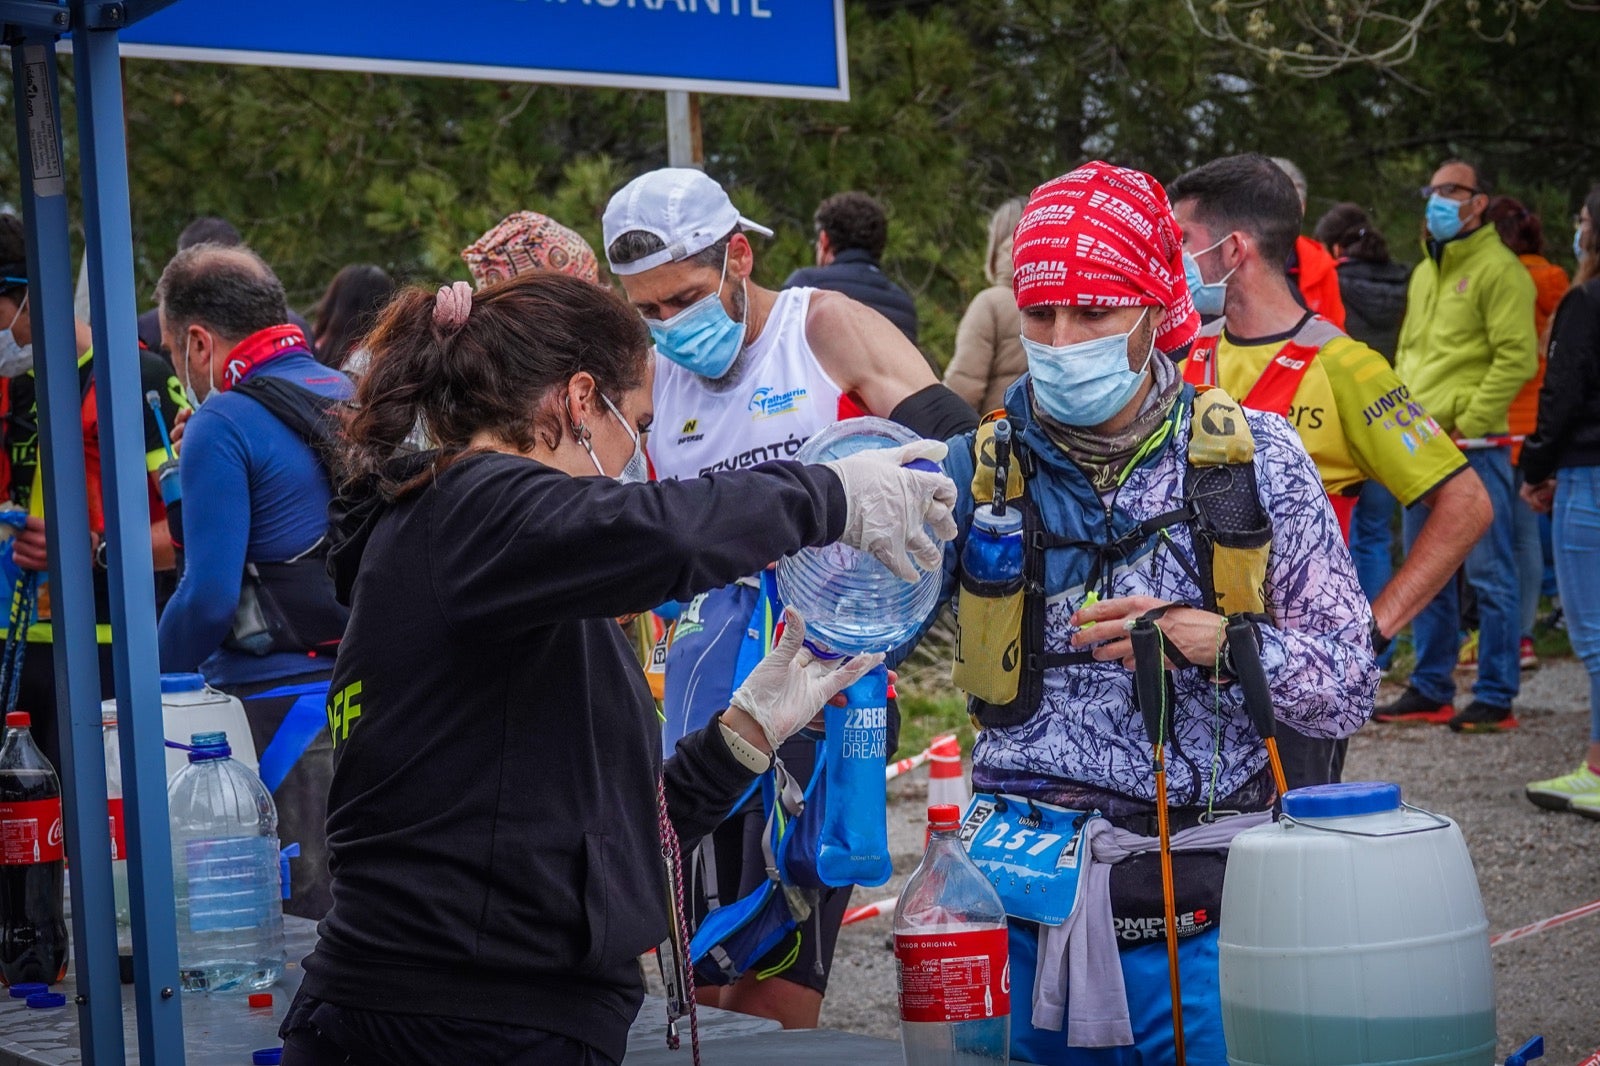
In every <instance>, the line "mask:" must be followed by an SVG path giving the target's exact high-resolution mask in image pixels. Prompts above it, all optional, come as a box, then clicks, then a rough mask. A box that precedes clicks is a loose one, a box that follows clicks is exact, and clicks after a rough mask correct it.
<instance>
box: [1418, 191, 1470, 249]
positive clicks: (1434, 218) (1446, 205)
mask: <svg viewBox="0 0 1600 1066" xmlns="http://www.w3.org/2000/svg"><path fill="white" fill-rule="evenodd" d="M1461 203H1462V202H1461V201H1460V200H1448V199H1446V198H1445V197H1443V196H1440V195H1439V194H1438V193H1430V194H1429V195H1428V207H1427V223H1428V236H1430V237H1432V238H1433V239H1434V240H1436V241H1448V240H1449V239H1450V238H1452V237H1454V236H1456V234H1458V233H1460V232H1461Z"/></svg>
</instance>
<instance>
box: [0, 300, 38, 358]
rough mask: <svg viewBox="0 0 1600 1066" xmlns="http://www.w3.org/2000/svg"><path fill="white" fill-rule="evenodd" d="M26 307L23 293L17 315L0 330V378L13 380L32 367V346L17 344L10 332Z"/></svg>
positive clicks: (26, 303) (26, 301)
mask: <svg viewBox="0 0 1600 1066" xmlns="http://www.w3.org/2000/svg"><path fill="white" fill-rule="evenodd" d="M5 280H6V281H15V280H17V279H15V278H6V279H5ZM24 280H26V279H24ZM27 306H28V294H27V293H23V294H22V302H21V303H19V304H18V305H17V313H16V314H14V315H12V316H11V324H10V325H8V326H6V328H5V329H0V378H14V377H17V376H18V375H19V374H26V373H27V372H28V371H29V370H30V369H32V367H33V345H32V344H18V343H17V338H16V335H15V334H14V333H12V332H11V330H12V327H13V326H15V325H16V324H17V319H19V318H21V317H22V309H23V308H24V307H27Z"/></svg>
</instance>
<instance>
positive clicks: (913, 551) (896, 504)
mask: <svg viewBox="0 0 1600 1066" xmlns="http://www.w3.org/2000/svg"><path fill="white" fill-rule="evenodd" d="M948 451H949V449H947V448H946V447H945V446H944V443H943V442H942V441H936V440H919V441H913V442H912V443H910V444H903V445H901V446H900V447H898V448H875V449H873V450H871V451H864V452H857V453H856V454H854V455H847V456H845V457H844V458H843V459H835V460H833V461H832V462H828V463H824V464H823V465H824V466H826V467H829V468H830V469H831V470H833V472H834V473H836V474H838V475H839V480H840V481H842V482H844V494H845V498H846V499H847V500H848V501H849V510H848V512H847V513H846V515H845V523H844V534H843V535H842V536H841V537H840V538H839V542H840V543H841V544H848V545H849V546H850V547H852V548H859V549H861V550H862V551H864V552H867V553H868V554H870V555H871V556H872V557H873V558H874V559H877V560H878V561H879V562H881V563H882V564H883V565H884V566H887V567H888V568H889V569H890V570H891V571H893V573H894V574H895V576H896V577H899V578H900V579H901V580H903V581H916V580H917V572H916V570H915V569H914V568H913V567H912V566H911V562H910V561H908V560H907V559H906V555H907V554H908V553H909V554H910V556H911V559H913V560H915V561H916V563H917V565H918V566H921V567H922V569H924V570H938V569H939V566H940V564H941V563H942V562H943V559H944V549H942V548H940V547H939V545H938V544H937V543H935V542H934V541H933V540H932V539H930V538H929V536H928V534H927V532H926V531H925V530H924V529H923V528H922V527H923V526H924V525H929V526H932V527H933V531H934V534H935V535H936V536H938V538H939V539H940V540H954V539H955V536H956V520H955V515H954V513H953V510H954V508H955V505H956V484H955V482H953V481H951V480H950V479H949V478H948V477H946V476H945V475H944V474H931V473H929V472H927V471H925V470H908V469H906V465H905V464H907V463H909V462H911V461H912V460H913V459H930V460H932V461H933V462H935V463H937V462H938V461H939V460H941V459H943V458H944V457H945V455H946V453H947V452H948Z"/></svg>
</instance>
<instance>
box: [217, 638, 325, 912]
mask: <svg viewBox="0 0 1600 1066" xmlns="http://www.w3.org/2000/svg"><path fill="white" fill-rule="evenodd" d="M332 676H333V667H332V666H331V665H330V666H327V667H325V668H322V669H318V670H315V671H312V672H309V673H305V674H299V675H296V676H295V677H284V678H278V679H276V680H273V681H257V682H253V683H251V684H246V685H229V686H226V687H223V691H224V692H226V693H228V695H230V696H234V697H236V698H237V699H238V700H239V702H240V703H242V704H244V714H245V717H246V718H247V719H248V720H249V722H250V738H251V739H252V740H253V741H254V742H255V746H256V755H257V757H258V758H259V759H260V760H261V772H262V778H263V779H264V780H265V781H266V783H267V785H268V786H269V787H270V788H271V789H272V800H273V802H274V803H275V804H277V807H278V843H279V845H280V846H283V847H288V846H289V845H290V844H298V845H300V855H299V857H298V858H292V859H290V860H289V887H290V894H289V898H288V899H286V900H284V901H283V911H284V913H285V914H293V915H297V916H298V917H301V918H310V919H311V920H312V921H321V920H322V918H323V916H324V915H326V914H327V913H328V908H330V907H332V906H333V894H332V880H333V879H332V876H331V875H330V874H329V873H328V788H329V786H330V785H331V784H332V783H333V740H332V738H331V737H329V735H328V729H327V709H326V705H327V693H326V691H323V692H320V693H312V694H309V695H279V694H277V693H280V692H281V691H283V690H286V689H300V688H304V687H307V686H315V685H318V684H321V685H323V686H326V684H327V682H328V679H329V678H331V677H332ZM313 713H314V715H315V720H314V721H309V720H308V716H309V715H311V714H313ZM307 726H314V727H315V732H314V733H309V730H308V729H306V728H305V727H307ZM308 734H309V736H310V743H309V744H308V745H305V746H303V747H302V743H301V741H300V740H299V739H298V738H303V737H305V736H306V735H308ZM274 744H276V745H277V748H276V750H274V747H273V746H274ZM286 748H287V750H286ZM296 756H298V757H296ZM290 760H292V761H290ZM286 762H288V764H289V765H288V769H287V773H283V766H284V763H286ZM274 763H277V764H278V767H279V768H278V770H277V771H276V772H275V771H274V769H273V764H274ZM279 774H282V780H281V781H276V782H274V780H273V779H274V778H276V777H278V776H279Z"/></svg>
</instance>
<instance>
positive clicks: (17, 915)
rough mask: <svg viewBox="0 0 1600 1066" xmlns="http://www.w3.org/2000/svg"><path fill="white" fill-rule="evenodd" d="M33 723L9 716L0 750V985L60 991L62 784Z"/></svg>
mask: <svg viewBox="0 0 1600 1066" xmlns="http://www.w3.org/2000/svg"><path fill="white" fill-rule="evenodd" d="M32 724H33V722H32V719H30V718H29V717H28V715H27V714H26V713H24V712H22V711H12V712H11V713H10V714H8V715H6V735H5V741H4V743H3V744H0V981H4V982H5V983H6V984H7V985H14V984H18V983H19V982H25V981H38V982H43V983H44V984H54V983H55V982H57V981H59V980H61V979H62V978H63V977H64V976H66V973H67V922H66V917H65V898H64V895H63V887H64V881H65V879H64V874H65V870H66V862H65V860H64V858H63V851H62V846H61V844H62V840H61V783H60V781H58V780H57V779H56V771H55V768H54V767H52V766H51V765H50V760H49V759H46V758H45V757H44V753H43V752H41V751H40V750H39V747H38V745H36V744H35V743H34V742H33V733H32V731H31V730H30V728H29V727H30V726H31V725H32Z"/></svg>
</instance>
